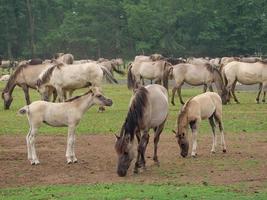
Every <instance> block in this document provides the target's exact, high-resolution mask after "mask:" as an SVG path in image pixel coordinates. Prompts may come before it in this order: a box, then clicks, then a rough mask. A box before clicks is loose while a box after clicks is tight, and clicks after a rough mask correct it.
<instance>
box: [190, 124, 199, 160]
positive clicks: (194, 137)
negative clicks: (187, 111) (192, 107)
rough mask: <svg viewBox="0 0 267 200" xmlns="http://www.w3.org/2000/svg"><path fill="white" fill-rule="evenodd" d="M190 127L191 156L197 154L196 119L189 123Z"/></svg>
mask: <svg viewBox="0 0 267 200" xmlns="http://www.w3.org/2000/svg"><path fill="white" fill-rule="evenodd" d="M189 124H190V128H191V130H192V136H193V137H192V140H193V145H192V153H191V156H192V157H196V155H197V120H195V121H191V122H190V123H189Z"/></svg>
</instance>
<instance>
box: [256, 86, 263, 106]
mask: <svg viewBox="0 0 267 200" xmlns="http://www.w3.org/2000/svg"><path fill="white" fill-rule="evenodd" d="M261 91H262V83H260V84H259V92H258V94H257V97H256V102H257V103H260V95H261Z"/></svg>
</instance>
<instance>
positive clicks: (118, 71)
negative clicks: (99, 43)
mask: <svg viewBox="0 0 267 200" xmlns="http://www.w3.org/2000/svg"><path fill="white" fill-rule="evenodd" d="M112 69H113V70H114V71H115V72H117V73H118V74H121V75H125V72H124V71H122V70H119V69H117V68H116V65H114V64H112Z"/></svg>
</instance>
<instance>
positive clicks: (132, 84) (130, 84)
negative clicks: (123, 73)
mask: <svg viewBox="0 0 267 200" xmlns="http://www.w3.org/2000/svg"><path fill="white" fill-rule="evenodd" d="M132 67H133V65H132V63H129V65H128V73H127V86H128V89H132V88H134V87H135V83H136V80H135V77H134V75H133V73H132Z"/></svg>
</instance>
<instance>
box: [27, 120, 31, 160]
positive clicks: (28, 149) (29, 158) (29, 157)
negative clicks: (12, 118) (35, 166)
mask: <svg viewBox="0 0 267 200" xmlns="http://www.w3.org/2000/svg"><path fill="white" fill-rule="evenodd" d="M31 132H32V127H31V125H30V129H29V132H28V134H27V136H26V143H27V152H28V160H29V161H30V162H32V149H31V144H30V137H31Z"/></svg>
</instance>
